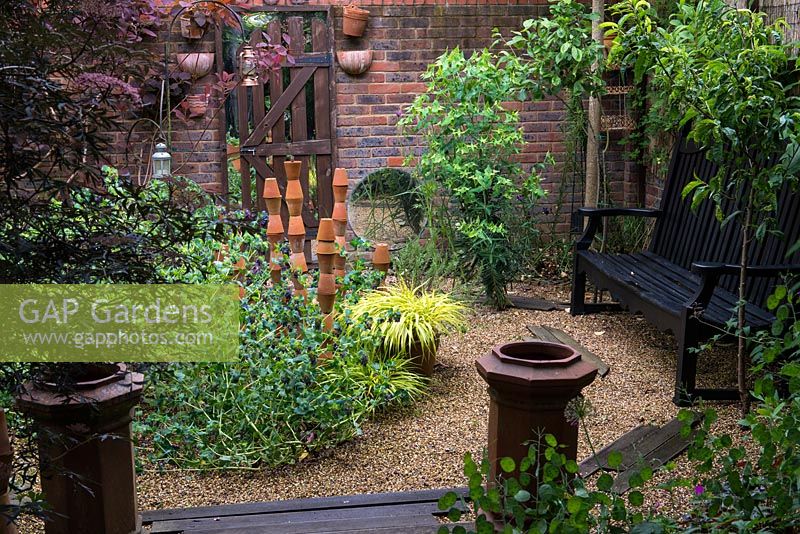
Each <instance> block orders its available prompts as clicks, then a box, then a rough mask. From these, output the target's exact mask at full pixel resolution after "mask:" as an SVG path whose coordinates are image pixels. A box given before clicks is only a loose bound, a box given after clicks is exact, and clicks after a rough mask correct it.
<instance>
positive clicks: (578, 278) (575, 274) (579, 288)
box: [569, 254, 586, 315]
mask: <svg viewBox="0 0 800 534" xmlns="http://www.w3.org/2000/svg"><path fill="white" fill-rule="evenodd" d="M585 303H586V272H584V271H582V270H581V269H580V266H579V265H578V256H577V254H576V255H575V261H574V262H573V264H572V296H571V297H570V303H569V313H570V314H571V315H583V314H585V313H586V304H585Z"/></svg>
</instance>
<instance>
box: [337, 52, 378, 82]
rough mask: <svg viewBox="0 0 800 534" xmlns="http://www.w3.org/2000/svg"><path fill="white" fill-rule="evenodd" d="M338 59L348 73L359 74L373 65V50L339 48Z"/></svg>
mask: <svg viewBox="0 0 800 534" xmlns="http://www.w3.org/2000/svg"><path fill="white" fill-rule="evenodd" d="M336 60H337V61H338V62H339V66H340V67H341V68H342V70H343V71H345V72H346V73H347V74H349V75H350V76H358V75H360V74H364V73H365V72H367V71H368V70H369V68H370V66H371V65H372V50H338V51H337V52H336Z"/></svg>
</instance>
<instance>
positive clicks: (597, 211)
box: [578, 208, 661, 217]
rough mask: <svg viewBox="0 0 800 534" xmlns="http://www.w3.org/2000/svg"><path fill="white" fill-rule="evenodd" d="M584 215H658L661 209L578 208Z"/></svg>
mask: <svg viewBox="0 0 800 534" xmlns="http://www.w3.org/2000/svg"><path fill="white" fill-rule="evenodd" d="M578 213H580V214H581V215H583V216H584V217H615V216H618V215H625V216H631V217H658V216H659V215H661V210H655V209H650V208H578Z"/></svg>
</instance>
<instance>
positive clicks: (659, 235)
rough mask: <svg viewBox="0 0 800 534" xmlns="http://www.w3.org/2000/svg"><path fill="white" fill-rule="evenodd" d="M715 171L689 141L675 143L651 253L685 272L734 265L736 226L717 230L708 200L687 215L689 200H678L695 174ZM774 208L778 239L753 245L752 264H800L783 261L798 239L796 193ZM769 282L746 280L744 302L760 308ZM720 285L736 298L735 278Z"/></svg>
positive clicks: (799, 198)
mask: <svg viewBox="0 0 800 534" xmlns="http://www.w3.org/2000/svg"><path fill="white" fill-rule="evenodd" d="M716 172H717V167H716V166H715V165H714V164H712V163H711V162H709V161H708V160H707V159H706V156H705V152H704V151H703V150H700V149H698V147H697V146H696V145H694V143H692V142H690V141H688V140H686V139H685V138H683V137H682V138H681V139H680V140H679V141H678V142H677V143H676V147H675V149H674V150H673V154H672V161H671V162H670V168H669V173H668V176H667V183H666V184H665V188H664V195H663V197H662V200H661V209H662V211H663V215H662V216H661V217H659V219H658V222H657V223H656V227H655V229H654V233H653V239H652V241H651V243H650V251H651V252H653V253H655V254H658V255H659V256H662V257H664V258H666V259H668V260H669V261H671V262H672V263H675V264H677V265H680V266H681V267H683V268H685V269H690V268H691V265H692V263H693V262H697V261H715V262H725V263H735V264H738V263H739V255H740V253H741V237H740V229H741V226H740V225H739V223H738V222H735V221H732V222H730V223H728V224H727V225H726V226H725V227H724V228H720V223H719V222H718V221H717V219H716V217H715V215H714V212H715V207H714V203H713V202H712V201H710V200H708V201H705V202H703V203H702V204H701V205H700V206H699V207H698V209H697V211H696V212H693V211H692V210H691V209H690V204H691V199H690V198H689V197H687V198H686V200H684V199H682V198H681V192H682V191H683V188H684V186H685V185H686V184H687V183H689V182H690V181H691V180H692V179H693V177H694V175H695V174H696V175H697V176H699V177H700V178H702V179H709V178H711V177H713V176H714V175H715V174H716ZM778 206H779V210H778V227H779V228H780V229H781V231H782V232H783V234H784V235H783V236H782V237H781V236H777V235H768V236H766V237H765V238H764V239H763V240H762V241H758V242H754V243H753V245H752V248H751V253H750V258H751V260H750V263H751V264H752V265H778V264H789V263H800V253H798V254H795V255H794V256H793V257H792V258H787V257H786V252H787V251H788V249H789V248H790V247H791V245H792V244H794V243H795V242H796V241H797V240H798V239H800V194H798V193H796V192H792V191H791V190H790V189H789V188H788V187H786V188H784V190H783V191H782V192H781V194H780V196H779V201H778ZM728 213H729V212H728ZM775 283H776V280H770V279H752V282H750V283H749V284H748V288H747V300H748V302H752V303H753V304H756V305H759V306H763V304H764V303H765V301H766V298H767V297H768V296H769V294H770V293H771V292H772V288H773V287H774V285H775ZM720 285H722V286H723V287H724V288H726V289H728V290H729V291H731V292H733V293H734V294H738V278H737V277H734V276H726V277H723V279H722V280H720Z"/></svg>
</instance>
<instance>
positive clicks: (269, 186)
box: [261, 178, 281, 209]
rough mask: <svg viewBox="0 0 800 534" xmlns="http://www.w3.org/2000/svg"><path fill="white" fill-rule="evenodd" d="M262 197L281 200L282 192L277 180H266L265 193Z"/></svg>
mask: <svg viewBox="0 0 800 534" xmlns="http://www.w3.org/2000/svg"><path fill="white" fill-rule="evenodd" d="M261 196H262V197H264V198H281V190H280V188H279V187H278V179H277V178H267V179H266V180H264V191H263V193H262V194H261ZM279 209H280V208H279Z"/></svg>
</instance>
